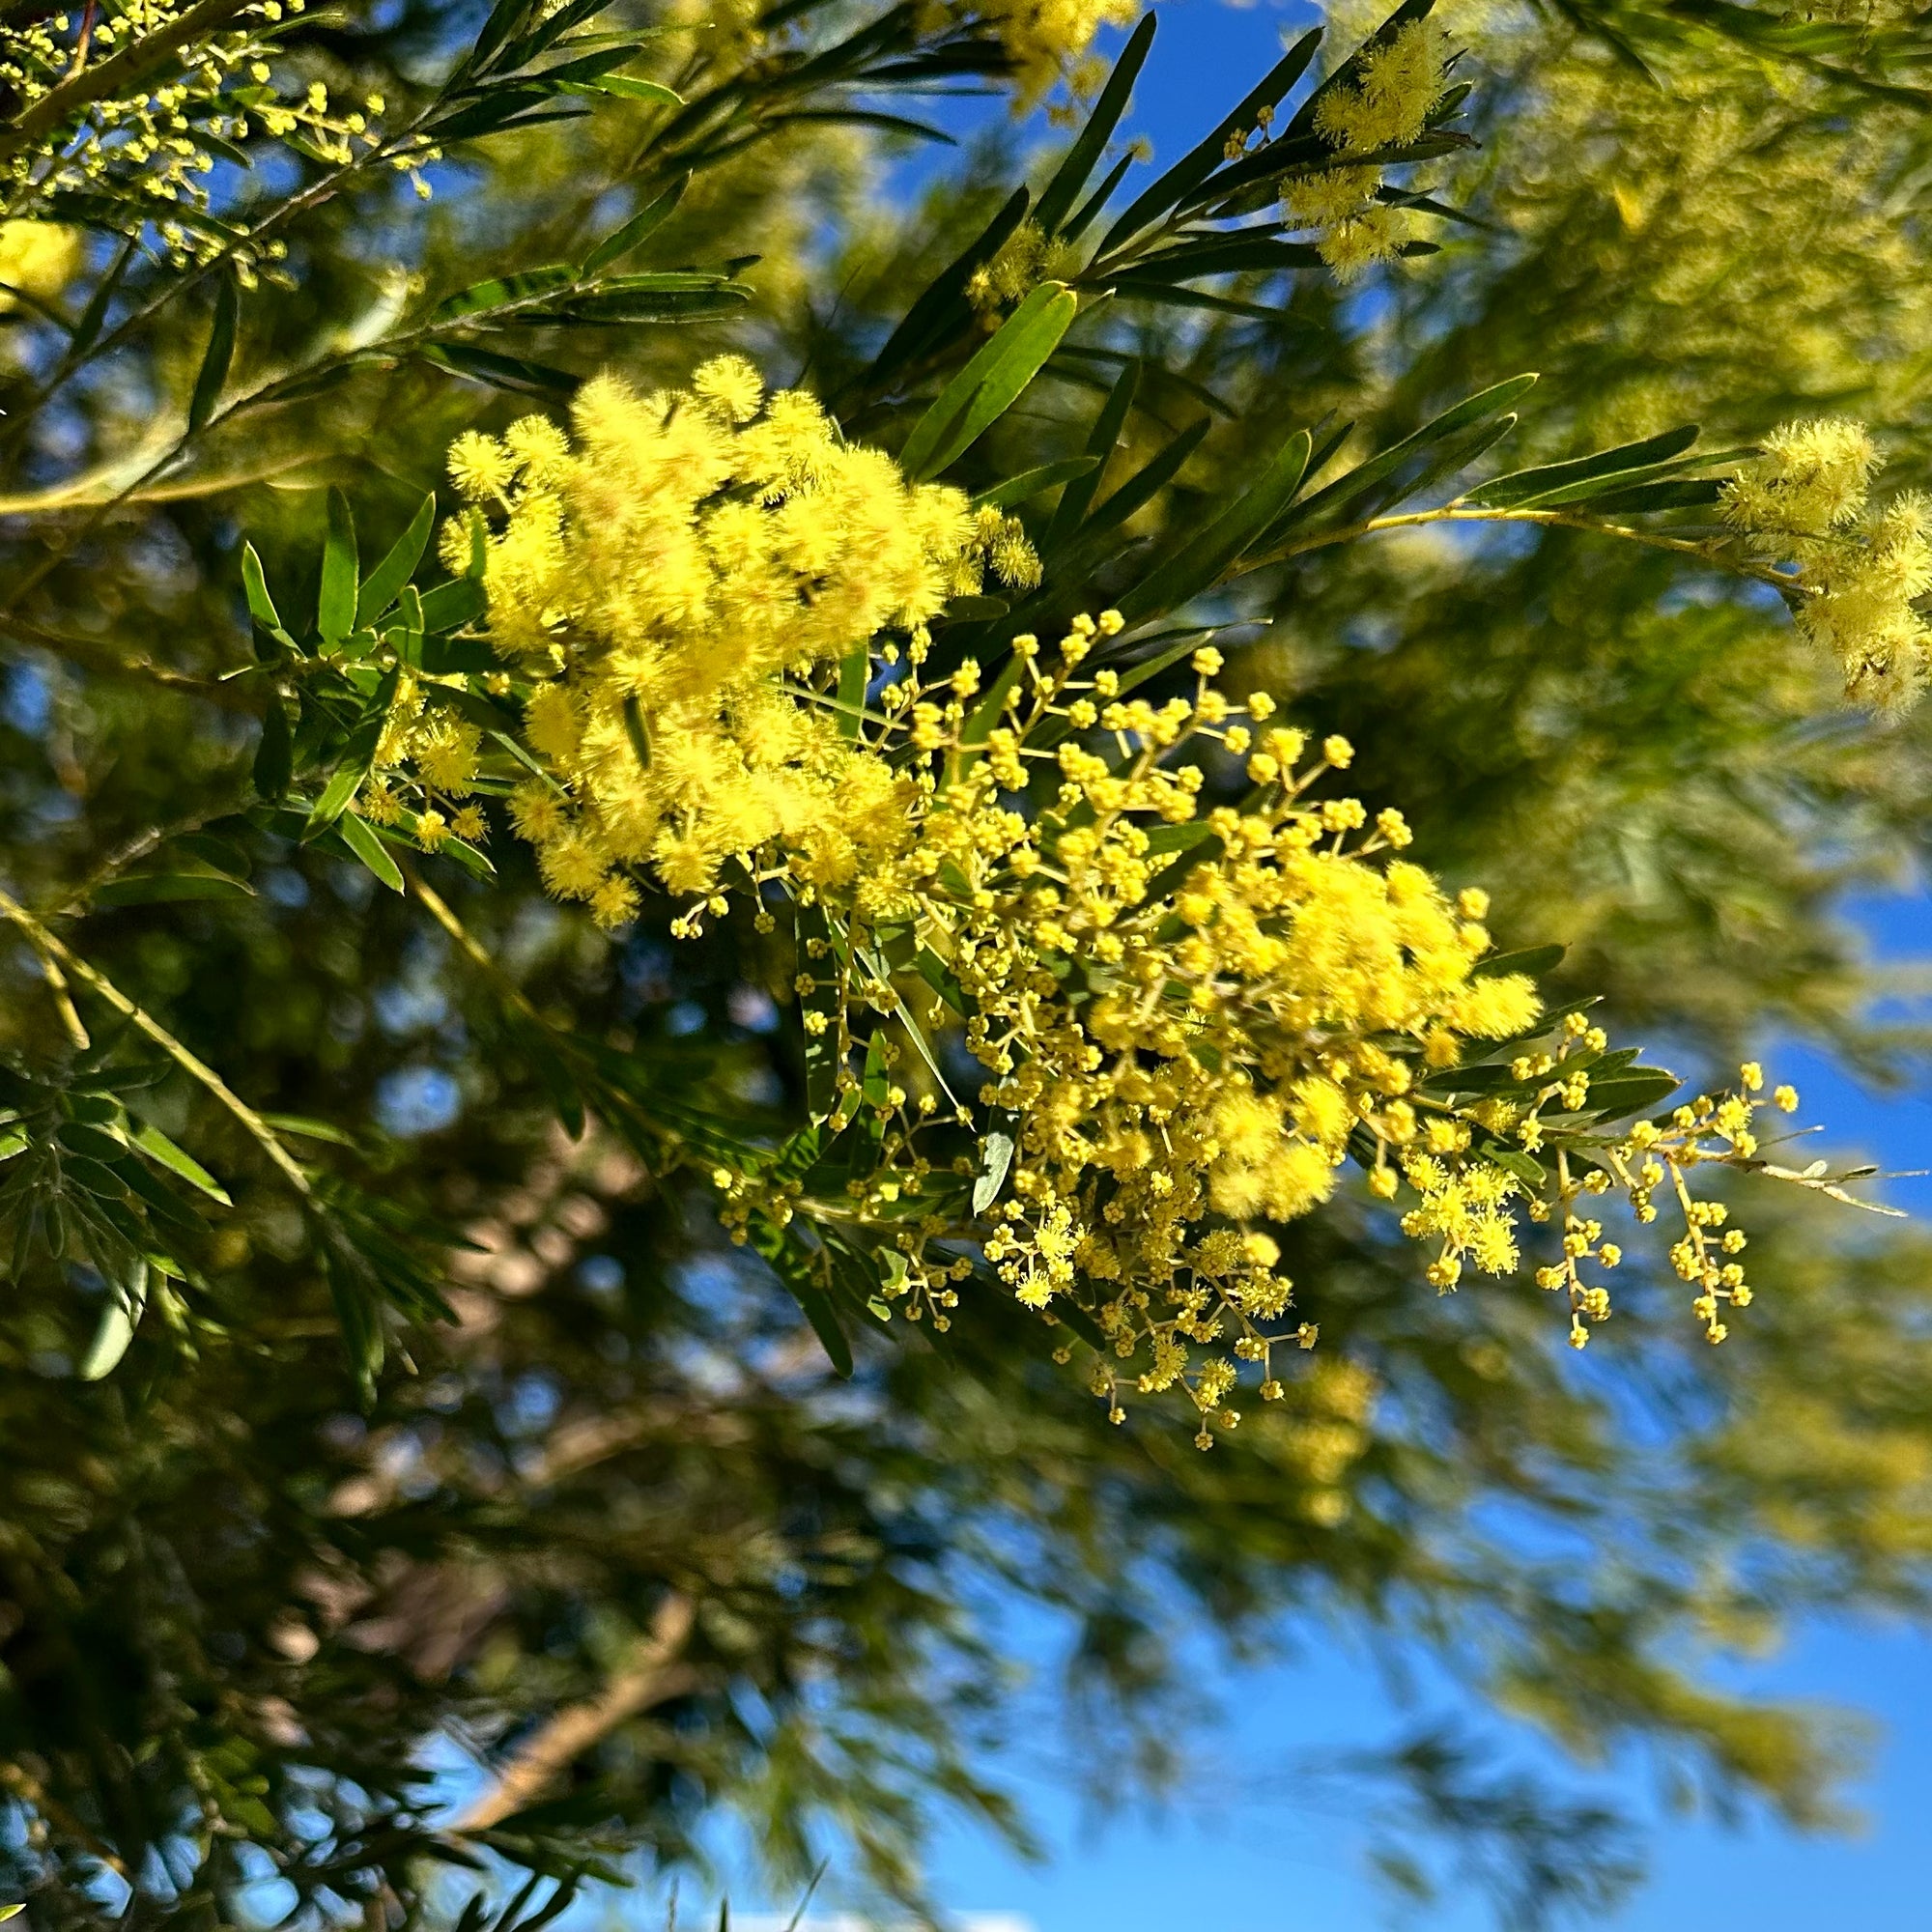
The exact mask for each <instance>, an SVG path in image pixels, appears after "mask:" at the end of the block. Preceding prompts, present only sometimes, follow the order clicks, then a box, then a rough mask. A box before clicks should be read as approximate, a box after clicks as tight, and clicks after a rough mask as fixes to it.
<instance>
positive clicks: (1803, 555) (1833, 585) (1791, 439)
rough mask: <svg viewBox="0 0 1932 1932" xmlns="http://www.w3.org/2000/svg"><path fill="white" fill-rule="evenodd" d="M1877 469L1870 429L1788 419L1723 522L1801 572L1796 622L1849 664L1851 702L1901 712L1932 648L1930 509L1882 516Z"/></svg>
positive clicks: (1907, 499) (1727, 498) (1903, 501)
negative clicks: (1871, 500)
mask: <svg viewBox="0 0 1932 1932" xmlns="http://www.w3.org/2000/svg"><path fill="white" fill-rule="evenodd" d="M1879 467H1880V466H1879V457H1878V452H1877V450H1876V449H1875V448H1874V447H1873V445H1872V440H1871V438H1870V436H1869V435H1868V434H1867V433H1866V431H1865V428H1864V425H1863V424H1861V423H1856V422H1849V421H1846V420H1844V419H1843V418H1832V417H1827V418H1824V419H1821V420H1819V421H1815V422H1798V423H1786V424H1784V425H1783V426H1782V427H1780V428H1778V429H1776V430H1774V431H1773V432H1772V433H1771V435H1770V436H1768V437H1766V438H1765V440H1764V443H1763V454H1762V459H1761V460H1760V461H1759V462H1758V463H1757V464H1756V465H1755V466H1754V467H1753V468H1751V469H1747V470H1746V471H1745V472H1744V473H1742V474H1741V475H1739V476H1738V477H1737V478H1736V479H1735V480H1733V481H1732V482H1730V483H1728V484H1726V485H1725V488H1724V515H1725V518H1726V520H1727V521H1728V522H1730V523H1731V524H1733V525H1734V526H1737V527H1738V528H1739V529H1741V530H1743V531H1744V532H1745V535H1746V540H1747V544H1748V545H1749V547H1750V549H1751V550H1752V551H1753V552H1754V553H1755V554H1758V555H1759V556H1762V557H1764V558H1765V559H1767V560H1768V561H1770V562H1773V563H1780V564H1791V565H1795V566H1796V567H1797V576H1796V578H1795V579H1794V580H1793V592H1794V595H1795V597H1796V599H1797V622H1798V627H1799V629H1800V631H1801V632H1802V633H1803V634H1804V636H1805V637H1806V638H1807V639H1809V640H1810V641H1811V642H1813V643H1815V644H1816V645H1818V647H1819V648H1820V649H1821V650H1824V651H1827V652H1829V653H1830V654H1831V655H1832V656H1833V657H1834V658H1835V659H1836V660H1837V661H1838V662H1839V663H1840V664H1841V665H1842V666H1843V667H1844V672H1845V691H1846V695H1847V696H1850V697H1852V698H1855V699H1858V700H1860V701H1861V702H1867V703H1871V704H1874V705H1876V706H1878V707H1879V708H1880V709H1882V710H1887V711H1897V710H1902V709H1904V708H1905V707H1906V706H1907V705H1909V704H1911V703H1912V702H1913V701H1914V699H1916V698H1917V696H1918V693H1919V690H1920V688H1921V687H1922V685H1923V683H1924V681H1925V674H1926V668H1927V652H1928V646H1932V636H1928V633H1927V630H1926V625H1925V619H1924V618H1923V617H1922V616H1921V615H1920V614H1919V611H1918V608H1917V600H1918V598H1920V597H1922V596H1923V595H1924V594H1925V592H1926V591H1927V590H1928V589H1932V503H1928V501H1927V499H1926V498H1925V497H1923V496H1922V495H1920V494H1919V493H1918V492H1916V491H1908V492H1906V493H1905V494H1903V495H1901V496H1899V497H1894V498H1893V500H1892V501H1891V502H1890V503H1889V505H1888V506H1887V507H1886V508H1885V509H1884V510H1883V511H1881V512H1873V511H1872V510H1871V509H1870V508H1869V506H1868V500H1867V499H1868V493H1869V489H1870V483H1871V478H1872V476H1873V474H1874V473H1875V472H1876V470H1877V469H1879Z"/></svg>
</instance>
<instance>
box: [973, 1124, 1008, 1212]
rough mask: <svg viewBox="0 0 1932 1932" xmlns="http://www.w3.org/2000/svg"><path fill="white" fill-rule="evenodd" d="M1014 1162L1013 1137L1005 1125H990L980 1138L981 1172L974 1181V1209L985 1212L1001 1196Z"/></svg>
mask: <svg viewBox="0 0 1932 1932" xmlns="http://www.w3.org/2000/svg"><path fill="white" fill-rule="evenodd" d="M1012 1164H1013V1137H1012V1135H1011V1133H1010V1132H1009V1131H1008V1130H1007V1129H1006V1128H1005V1127H990V1128H988V1129H987V1131H986V1132H985V1133H984V1134H982V1135H981V1136H980V1172H979V1174H978V1175H977V1176H976V1177H975V1179H974V1181H973V1211H974V1213H976V1214H983V1213H984V1212H985V1211H986V1209H987V1208H990V1207H991V1206H992V1205H993V1203H994V1202H995V1201H997V1200H998V1199H999V1198H1000V1189H1001V1188H1003V1187H1004V1186H1005V1185H1006V1184H1007V1175H1008V1173H1009V1171H1010V1169H1011V1167H1012Z"/></svg>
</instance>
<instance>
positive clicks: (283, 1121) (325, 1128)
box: [262, 1114, 355, 1148]
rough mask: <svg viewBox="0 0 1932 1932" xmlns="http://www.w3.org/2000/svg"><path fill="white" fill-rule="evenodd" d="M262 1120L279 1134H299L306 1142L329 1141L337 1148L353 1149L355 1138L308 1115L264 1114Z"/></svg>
mask: <svg viewBox="0 0 1932 1932" xmlns="http://www.w3.org/2000/svg"><path fill="white" fill-rule="evenodd" d="M262 1119H263V1120H264V1121H266V1122H268V1124H269V1125H270V1126H271V1127H273V1128H274V1130H275V1131H276V1132H277V1133H278V1134H299V1135H300V1136H301V1137H302V1138H303V1139H304V1140H311V1141H329V1142H332V1143H333V1144H334V1145H335V1146H336V1147H346V1148H353V1147H355V1135H354V1134H352V1133H348V1132H346V1131H345V1130H344V1129H343V1128H341V1127H338V1126H335V1125H333V1124H332V1123H331V1122H327V1121H318V1120H315V1119H313V1118H312V1117H311V1116H309V1115H307V1114H264V1115H263V1116H262Z"/></svg>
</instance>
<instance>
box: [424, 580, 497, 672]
mask: <svg viewBox="0 0 1932 1932" xmlns="http://www.w3.org/2000/svg"><path fill="white" fill-rule="evenodd" d="M489 605H490V599H489V596H488V594H487V593H486V591H485V590H484V588H483V586H482V584H480V583H479V582H477V581H476V580H475V579H474V578H473V577H452V578H451V579H450V580H449V582H447V583H439V584H438V585H437V586H436V588H435V589H434V590H425V591H424V592H423V599H422V627H423V634H424V639H425V642H424V648H423V668H424V669H425V670H439V669H440V670H494V669H497V668H500V667H501V664H502V660H501V659H500V658H498V657H497V653H496V652H495V651H494V650H492V649H491V648H490V646H489V645H488V644H485V645H483V647H482V649H483V652H484V654H485V655H484V657H483V659H482V661H481V662H479V663H476V664H473V665H471V664H460V665H459V664H451V665H440V666H439V665H432V664H431V663H430V661H429V646H428V639H433V638H438V637H440V635H441V634H442V633H444V632H447V631H456V630H461V629H462V627H463V626H464V625H465V624H467V623H469V621H470V619H471V618H473V617H480V616H482V614H483V612H484V611H486V610H488V609H489Z"/></svg>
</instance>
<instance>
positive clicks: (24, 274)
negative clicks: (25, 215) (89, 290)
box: [0, 221, 81, 315]
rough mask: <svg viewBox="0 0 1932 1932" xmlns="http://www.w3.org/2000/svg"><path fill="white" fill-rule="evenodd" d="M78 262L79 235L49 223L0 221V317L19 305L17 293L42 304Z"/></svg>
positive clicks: (67, 279)
mask: <svg viewBox="0 0 1932 1932" xmlns="http://www.w3.org/2000/svg"><path fill="white" fill-rule="evenodd" d="M80 262H81V234H80V230H79V229H77V228H64V227H62V226H61V225H60V224H59V223H58V222H53V221H0V284H4V287H0V315H7V314H10V313H11V312H12V311H13V310H14V309H16V308H18V307H19V306H20V303H19V302H18V301H17V300H16V299H15V298H14V296H13V295H11V294H9V293H8V291H9V290H17V291H18V292H19V293H20V294H21V295H25V296H33V297H36V298H39V299H40V300H42V301H45V300H47V299H48V298H50V297H53V296H57V295H59V294H60V292H61V291H62V290H63V289H64V288H66V287H67V285H68V283H69V282H70V281H71V280H72V278H73V273H74V270H76V269H78V268H79V267H80Z"/></svg>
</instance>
